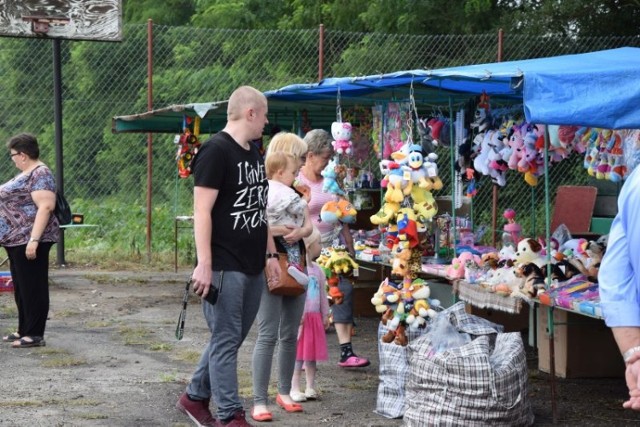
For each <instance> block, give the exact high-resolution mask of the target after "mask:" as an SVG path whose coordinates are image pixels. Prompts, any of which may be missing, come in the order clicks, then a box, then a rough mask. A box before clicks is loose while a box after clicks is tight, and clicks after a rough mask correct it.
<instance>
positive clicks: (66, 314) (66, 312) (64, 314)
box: [54, 309, 80, 319]
mask: <svg viewBox="0 0 640 427" xmlns="http://www.w3.org/2000/svg"><path fill="white" fill-rule="evenodd" d="M54 314H55V317H56V318H58V319H64V318H67V317H73V316H77V315H79V314H80V312H79V311H76V310H69V309H65V310H60V311H56V312H54Z"/></svg>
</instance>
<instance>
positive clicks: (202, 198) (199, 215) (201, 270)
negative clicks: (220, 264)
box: [191, 186, 218, 298]
mask: <svg viewBox="0 0 640 427" xmlns="http://www.w3.org/2000/svg"><path fill="white" fill-rule="evenodd" d="M217 198H218V190H217V189H214V188H208V187H198V186H196V187H194V189H193V234H194V239H195V242H196V258H197V261H198V262H197V264H196V268H195V269H194V270H193V275H192V276H191V280H192V283H193V290H194V291H195V293H197V294H198V295H200V296H201V297H203V298H204V297H206V296H207V294H208V293H209V287H210V286H211V276H212V271H211V270H212V267H213V264H212V257H213V256H212V255H213V254H212V253H211V240H212V239H213V224H212V222H211V211H212V210H213V206H214V205H215V203H216V199H217Z"/></svg>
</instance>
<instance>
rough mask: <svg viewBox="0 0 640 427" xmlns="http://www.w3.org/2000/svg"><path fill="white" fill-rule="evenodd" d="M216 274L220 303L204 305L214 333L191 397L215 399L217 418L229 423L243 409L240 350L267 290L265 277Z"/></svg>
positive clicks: (191, 390)
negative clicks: (240, 384)
mask: <svg viewBox="0 0 640 427" xmlns="http://www.w3.org/2000/svg"><path fill="white" fill-rule="evenodd" d="M221 274H222V273H221V272H219V271H214V272H213V283H214V284H218V283H221V285H220V293H219V295H218V302H217V303H216V304H215V305H211V304H209V303H208V302H206V301H204V300H203V301H202V311H203V313H204V318H205V319H206V321H207V325H208V326H209V330H210V331H211V339H210V340H209V344H208V345H207V347H206V348H205V349H204V352H203V353H202V357H201V358H200V362H199V363H198V366H197V367H196V371H195V372H194V374H193V377H192V378H191V382H190V383H189V385H188V386H187V393H188V394H189V395H190V396H191V397H194V398H196V399H202V400H204V399H208V398H209V397H211V398H213V401H214V402H215V403H216V405H217V407H218V411H217V417H218V418H220V419H228V418H231V417H232V416H233V414H234V413H235V412H236V411H238V410H240V409H242V402H241V401H240V396H239V395H238V350H239V349H240V346H241V345H242V342H243V341H244V339H245V338H246V337H247V334H248V333H249V329H251V325H252V324H253V321H254V320H255V318H256V314H257V313H258V308H259V307H260V295H261V293H262V290H263V289H264V288H266V282H265V276H264V274H263V273H260V274H257V275H253V276H247V275H246V274H244V273H241V272H238V271H225V272H224V274H223V275H222V281H221V280H220V276H221Z"/></svg>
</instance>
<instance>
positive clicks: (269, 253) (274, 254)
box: [267, 252, 280, 259]
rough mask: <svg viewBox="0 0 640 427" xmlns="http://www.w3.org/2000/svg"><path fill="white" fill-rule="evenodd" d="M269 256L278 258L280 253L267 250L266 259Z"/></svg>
mask: <svg viewBox="0 0 640 427" xmlns="http://www.w3.org/2000/svg"><path fill="white" fill-rule="evenodd" d="M269 258H280V254H278V252H267V259H269Z"/></svg>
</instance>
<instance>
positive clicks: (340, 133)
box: [331, 122, 353, 155]
mask: <svg viewBox="0 0 640 427" xmlns="http://www.w3.org/2000/svg"><path fill="white" fill-rule="evenodd" d="M351 131H352V127H351V123H349V122H333V123H332V124H331V135H332V136H333V139H334V141H333V142H332V143H331V144H332V145H333V149H334V150H335V152H336V153H338V154H347V155H348V154H351V152H352V147H353V143H352V142H351Z"/></svg>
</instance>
